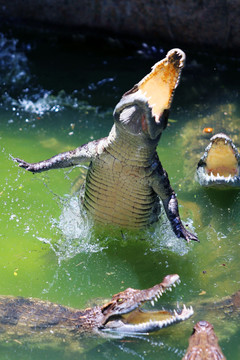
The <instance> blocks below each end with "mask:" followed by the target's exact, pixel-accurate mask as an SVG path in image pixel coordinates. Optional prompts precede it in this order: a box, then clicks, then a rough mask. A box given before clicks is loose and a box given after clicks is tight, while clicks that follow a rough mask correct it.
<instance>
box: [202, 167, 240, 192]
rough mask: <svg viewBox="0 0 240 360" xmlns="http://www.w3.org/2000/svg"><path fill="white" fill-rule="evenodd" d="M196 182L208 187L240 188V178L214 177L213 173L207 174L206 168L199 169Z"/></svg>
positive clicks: (230, 176)
mask: <svg viewBox="0 0 240 360" xmlns="http://www.w3.org/2000/svg"><path fill="white" fill-rule="evenodd" d="M196 180H197V181H198V182H199V184H200V185H201V186H208V187H221V188H224V187H225V188H228V187H235V188H240V176H236V175H235V176H232V175H229V176H227V177H226V176H222V175H219V174H217V175H213V173H210V174H207V173H206V171H205V169H204V167H199V168H198V169H197V172H196Z"/></svg>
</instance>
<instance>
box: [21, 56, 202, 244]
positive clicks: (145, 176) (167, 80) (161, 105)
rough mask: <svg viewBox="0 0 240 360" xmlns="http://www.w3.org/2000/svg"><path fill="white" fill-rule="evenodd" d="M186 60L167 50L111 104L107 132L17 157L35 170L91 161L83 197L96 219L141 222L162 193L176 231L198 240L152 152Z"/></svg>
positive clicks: (151, 217) (134, 225)
mask: <svg viewBox="0 0 240 360" xmlns="http://www.w3.org/2000/svg"><path fill="white" fill-rule="evenodd" d="M184 61H185V54H184V53H183V52H182V51H181V50H179V49H173V50H171V51H170V52H169V53H168V54H167V56H166V58H165V59H163V60H162V61H160V62H158V63H157V64H155V65H154V67H153V69H152V72H151V73H150V74H148V75H147V76H145V77H144V78H143V79H142V80H141V81H140V82H139V83H138V84H137V85H135V86H134V87H133V88H132V89H131V90H130V91H128V92H127V93H125V94H124V95H123V97H122V99H121V100H120V102H119V103H118V104H117V106H116V108H115V110H114V126H113V128H112V130H111V131H110V134H109V136H108V137H107V138H103V139H100V140H97V141H92V142H90V143H88V144H85V145H83V146H80V147H79V148H77V149H75V150H73V151H69V152H65V153H62V154H59V155H56V156H54V157H52V158H50V159H48V160H45V161H40V162H38V163H33V164H30V163H27V162H25V161H24V160H21V159H18V158H16V159H15V161H17V162H18V163H19V166H20V167H23V168H25V169H26V170H27V171H31V172H33V173H34V172H41V171H46V170H50V169H57V168H63V167H69V166H73V165H77V164H79V163H81V162H86V161H89V162H90V167H89V171H88V174H87V179H86V187H85V194H84V201H83V202H84V206H85V208H86V209H87V211H88V213H89V214H90V215H91V217H92V218H93V219H94V221H96V222H98V223H100V224H102V225H103V224H104V225H107V226H108V225H109V224H112V225H114V226H117V227H120V228H126V229H129V228H130V229H141V228H144V227H146V226H147V225H149V224H151V223H152V222H154V221H156V220H157V219H158V216H159V212H160V203H159V198H161V200H162V202H163V206H164V209H165V211H166V214H167V216H168V219H169V221H170V223H171V226H172V229H173V231H174V232H175V234H176V236H177V237H182V238H184V239H185V240H187V241H190V240H195V241H198V239H197V237H196V236H195V235H194V234H191V233H190V232H189V231H188V230H186V229H185V227H184V226H183V224H182V221H181V219H180V216H179V212H178V202H177V199H176V196H175V193H174V191H173V189H172V187H171V185H170V182H169V179H168V175H167V173H166V171H165V170H164V169H163V168H162V165H161V163H160V160H159V158H158V155H157V152H156V147H157V145H158V142H159V139H160V136H161V133H162V131H163V130H164V129H165V127H166V125H167V121H168V113H169V109H170V106H171V101H172V98H173V94H174V91H175V88H176V87H177V85H178V82H179V78H180V74H181V70H182V68H183V66H184Z"/></svg>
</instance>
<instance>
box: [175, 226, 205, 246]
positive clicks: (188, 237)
mask: <svg viewBox="0 0 240 360" xmlns="http://www.w3.org/2000/svg"><path fill="white" fill-rule="evenodd" d="M178 237H182V238H183V239H185V240H186V241H187V242H188V243H189V242H190V240H192V241H197V242H200V240H199V239H198V237H197V236H196V235H194V234H192V233H191V232H190V231H188V230H186V229H185V228H182V229H181V231H180V233H179V234H178Z"/></svg>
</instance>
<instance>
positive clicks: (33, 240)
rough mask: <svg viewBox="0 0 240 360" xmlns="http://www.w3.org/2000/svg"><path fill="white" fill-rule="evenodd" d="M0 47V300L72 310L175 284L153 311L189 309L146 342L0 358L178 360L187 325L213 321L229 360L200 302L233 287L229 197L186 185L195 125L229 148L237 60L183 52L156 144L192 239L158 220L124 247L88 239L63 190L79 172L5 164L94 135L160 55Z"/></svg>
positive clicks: (227, 341)
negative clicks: (170, 280) (225, 137)
mask: <svg viewBox="0 0 240 360" xmlns="http://www.w3.org/2000/svg"><path fill="white" fill-rule="evenodd" d="M0 40H1V43H2V52H1V54H2V55H0V60H2V62H1V66H2V69H1V72H0V74H1V77H2V79H3V81H2V86H1V98H0V141H1V142H0V144H1V148H0V149H1V169H0V173H1V177H0V203H1V215H0V254H1V255H0V292H1V294H5V295H14V296H24V297H36V298H41V299H46V300H50V301H53V302H57V303H61V304H63V305H67V306H72V307H77V308H84V307H85V306H89V304H91V301H92V302H94V300H96V298H103V302H104V301H105V300H106V298H109V297H110V296H111V295H112V294H114V293H116V292H119V291H120V290H123V289H124V288H126V287H129V286H130V287H134V288H140V289H143V288H147V287H150V286H152V285H154V284H155V283H158V282H160V281H161V280H162V278H163V277H164V276H165V275H166V274H170V273H178V274H179V275H180V277H181V280H182V282H181V284H180V286H178V287H177V288H176V289H175V290H174V291H173V292H172V293H168V294H165V295H164V297H163V298H162V300H161V301H160V302H159V303H158V304H157V306H158V307H159V308H161V306H162V305H163V306H164V305H165V306H167V305H168V304H169V305H170V306H172V307H173V306H174V304H176V303H177V302H179V305H180V306H182V304H183V303H186V304H188V305H192V306H193V308H194V307H196V308H197V311H195V314H194V316H193V317H192V318H191V319H189V320H188V321H186V322H185V323H181V324H178V325H175V326H172V327H170V328H167V329H164V330H162V331H161V332H159V333H158V334H155V335H150V336H139V337H136V338H125V339H101V338H97V337H93V338H87V339H82V341H81V348H82V349H81V351H79V350H78V351H76V349H74V347H71V346H70V347H69V346H68V345H67V344H66V346H65V347H61V348H59V349H52V348H48V347H43V348H41V347H40V346H39V345H38V346H35V347H34V346H33V345H31V344H27V343H26V344H25V343H24V344H21V343H18V342H16V343H14V344H12V343H11V344H8V343H5V342H4V343H1V344H0V359H53V360H54V359H70V358H71V359H78V358H80V357H81V358H83V359H113V358H116V359H126V358H127V359H159V358H161V359H181V358H182V356H183V354H184V351H185V349H186V348H187V345H188V337H189V336H190V334H191V332H192V327H193V324H194V323H195V322H197V321H199V320H202V319H205V320H209V321H211V322H212V323H213V325H214V327H215V330H216V333H217V335H218V337H219V340H220V345H221V347H222V350H223V352H224V354H225V355H226V357H227V358H228V359H231V360H234V359H238V358H239V355H238V353H239V351H240V346H239V341H238V339H239V335H240V326H238V321H239V318H238V317H237V316H236V315H234V316H229V317H228V318H223V317H221V316H219V313H214V312H211V313H210V312H208V311H206V309H205V308H204V307H203V306H202V307H201V302H203V301H205V300H208V299H212V300H213V301H217V300H219V299H221V298H222V297H224V296H227V295H230V294H233V293H234V292H236V291H237V290H239V288H240V284H239V283H240V276H239V275H240V270H239V255H240V239H239V236H240V223H239V210H240V202H239V198H240V193H239V192H238V191H235V192H220V191H211V192H210V191H206V190H205V189H203V188H201V187H200V186H198V185H197V184H196V183H195V182H194V171H195V167H196V164H197V161H198V159H199V158H200V156H201V155H202V152H203V150H204V147H205V146H206V145H207V143H208V139H209V136H205V135H203V133H202V130H203V128H204V127H206V126H211V127H213V128H214V133H215V132H219V131H223V130H224V131H227V132H228V134H229V135H230V136H232V137H233V138H234V141H235V143H236V145H237V146H238V145H239V126H240V108H239V80H240V60H239V59H232V58H225V57H214V56H212V57H209V56H208V55H206V54H191V53H188V52H187V59H188V62H187V66H186V69H185V70H184V72H183V76H182V81H181V84H180V86H179V88H178V89H177V92H176V95H175V98H174V102H173V108H172V112H171V117H170V120H171V121H170V126H169V127H168V128H167V129H166V131H165V133H164V134H163V136H162V138H161V141H160V144H159V147H158V153H159V157H160V159H161V161H162V164H163V166H164V167H165V168H166V170H167V171H168V174H169V177H170V181H171V184H172V186H173V188H174V189H175V191H176V192H177V195H178V200H179V204H180V213H181V216H182V219H183V221H184V222H185V224H188V225H189V227H190V228H191V230H192V231H194V232H196V233H197V234H198V237H199V239H200V244H198V243H191V244H186V242H185V241H184V240H182V239H176V238H175V237H174V235H173V233H172V231H171V229H170V226H169V224H168V221H167V220H166V217H165V216H164V215H163V216H162V217H161V219H160V221H159V223H158V224H157V225H156V226H154V227H153V228H151V229H149V230H147V231H146V232H144V233H141V234H140V235H139V236H137V238H135V237H133V236H132V235H131V234H124V236H123V237H122V236H121V237H117V236H115V235H114V234H112V233H109V234H98V235H96V234H95V233H94V231H93V229H92V228H91V226H90V225H89V224H88V223H87V221H86V219H85V218H84V216H83V215H81V209H79V205H78V201H77V196H76V194H75V193H73V184H75V183H76V180H77V179H79V175H80V183H81V182H82V181H83V179H84V176H85V174H86V169H85V168H84V167H80V168H78V167H77V168H74V169H73V170H72V171H70V170H69V169H67V170H55V171H52V172H48V173H44V174H38V175H32V174H30V173H27V172H24V171H23V170H22V169H19V168H18V167H17V165H16V163H14V162H13V161H12V160H11V157H10V155H12V156H14V157H20V158H23V159H25V160H26V161H29V162H34V161H39V160H42V159H47V158H49V157H50V156H52V155H54V154H57V153H59V152H63V151H66V150H70V149H74V148H75V147H77V146H79V145H81V144H84V143H86V142H88V141H91V140H92V139H98V138H100V137H104V136H106V135H107V134H108V132H109V130H110V128H111V126H112V122H113V120H112V110H113V108H114V106H115V104H116V103H117V102H118V100H119V98H120V97H121V95H122V94H123V93H124V91H126V90H128V89H130V88H131V87H132V85H133V84H134V83H136V82H137V81H138V80H140V79H141V78H142V77H143V76H144V75H145V74H146V73H147V72H148V71H149V69H150V67H151V66H152V65H153V64H154V62H156V61H158V60H159V58H161V56H163V55H160V54H159V55H158V56H156V54H154V53H152V54H151V55H150V56H147V57H146V56H145V57H143V56H142V55H141V54H139V53H137V51H136V49H135V48H133V49H130V50H129V49H125V50H124V51H123V50H122V49H118V48H116V47H108V46H106V44H105V46H103V47H102V48H101V47H99V48H95V47H94V46H90V45H89V44H81V43H78V42H76V43H74V42H73V43H71V44H67V43H65V42H58V43H55V42H51V41H49V42H44V41H39V42H36V41H33V40H29V41H28V42H26V41H25V42H24V41H20V42H19V43H18V44H17V45H16V44H15V43H13V40H12V39H9V40H8V41H7V40H6V36H2V37H1V38H0ZM3 43H4V44H3ZM3 45H4V46H3ZM100 48H101V49H100ZM3 50H4V51H3ZM100 50H101V51H100ZM167 50H168V49H167ZM4 52H5V55H4ZM9 54H11V55H14V56H12V57H8V56H7V55H9ZM1 56H2V57H1ZM13 59H14V61H13ZM16 74H18V75H19V74H20V75H21V76H20V75H19V76H18V77H17V75H16ZM50 92H51V94H50ZM75 188H76V184H75V185H74V189H75ZM91 299H92V300H91Z"/></svg>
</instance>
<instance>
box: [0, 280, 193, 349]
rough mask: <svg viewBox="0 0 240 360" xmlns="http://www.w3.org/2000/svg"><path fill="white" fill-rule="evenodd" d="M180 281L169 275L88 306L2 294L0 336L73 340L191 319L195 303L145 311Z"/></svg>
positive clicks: (157, 327) (148, 329)
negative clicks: (142, 307) (72, 306)
mask: <svg viewBox="0 0 240 360" xmlns="http://www.w3.org/2000/svg"><path fill="white" fill-rule="evenodd" d="M179 281H180V280H179V276H178V275H177V274H173V275H167V276H166V277H165V278H164V279H163V281H162V282H161V283H160V284H157V285H155V286H153V287H151V288H149V289H145V290H136V289H132V288H128V289H126V290H124V291H122V292H120V293H118V294H116V295H114V296H113V297H112V299H111V300H110V301H109V302H107V303H106V304H104V305H102V306H94V307H92V308H87V309H85V310H78V309H74V308H69V307H64V306H61V305H57V304H54V303H51V302H49V301H42V300H38V299H32V298H29V299H25V298H19V297H9V296H0V339H6V340H7V339H8V340H9V339H10V337H13V338H16V336H20V337H21V339H22V340H23V339H24V336H25V337H26V336H27V337H31V336H34V334H35V335H36V334H37V336H38V337H39V338H41V341H42V342H44V341H49V340H50V339H51V338H57V337H60V338H63V337H64V338H65V339H66V341H67V340H68V341H71V338H72V337H76V336H78V335H79V336H80V335H84V334H99V335H101V334H102V335H103V334H104V335H105V336H110V335H111V334H115V335H116V334H117V335H120V336H124V335H125V334H126V335H131V334H148V333H149V332H153V331H158V330H160V329H162V328H164V327H167V326H170V325H172V324H175V323H177V322H180V321H183V320H186V319H188V318H189V317H190V316H191V315H192V314H193V309H192V307H189V308H186V306H183V309H182V310H181V311H180V310H178V311H176V310H173V311H167V310H159V311H157V310H156V311H146V310H145V311H144V310H141V309H140V307H141V306H142V305H143V304H144V303H145V302H151V303H152V305H154V302H155V301H157V300H158V298H159V297H160V296H161V295H162V294H163V293H164V292H166V291H167V290H171V289H172V287H174V286H176V284H177V283H179ZM35 341H39V339H38V340H35Z"/></svg>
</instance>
